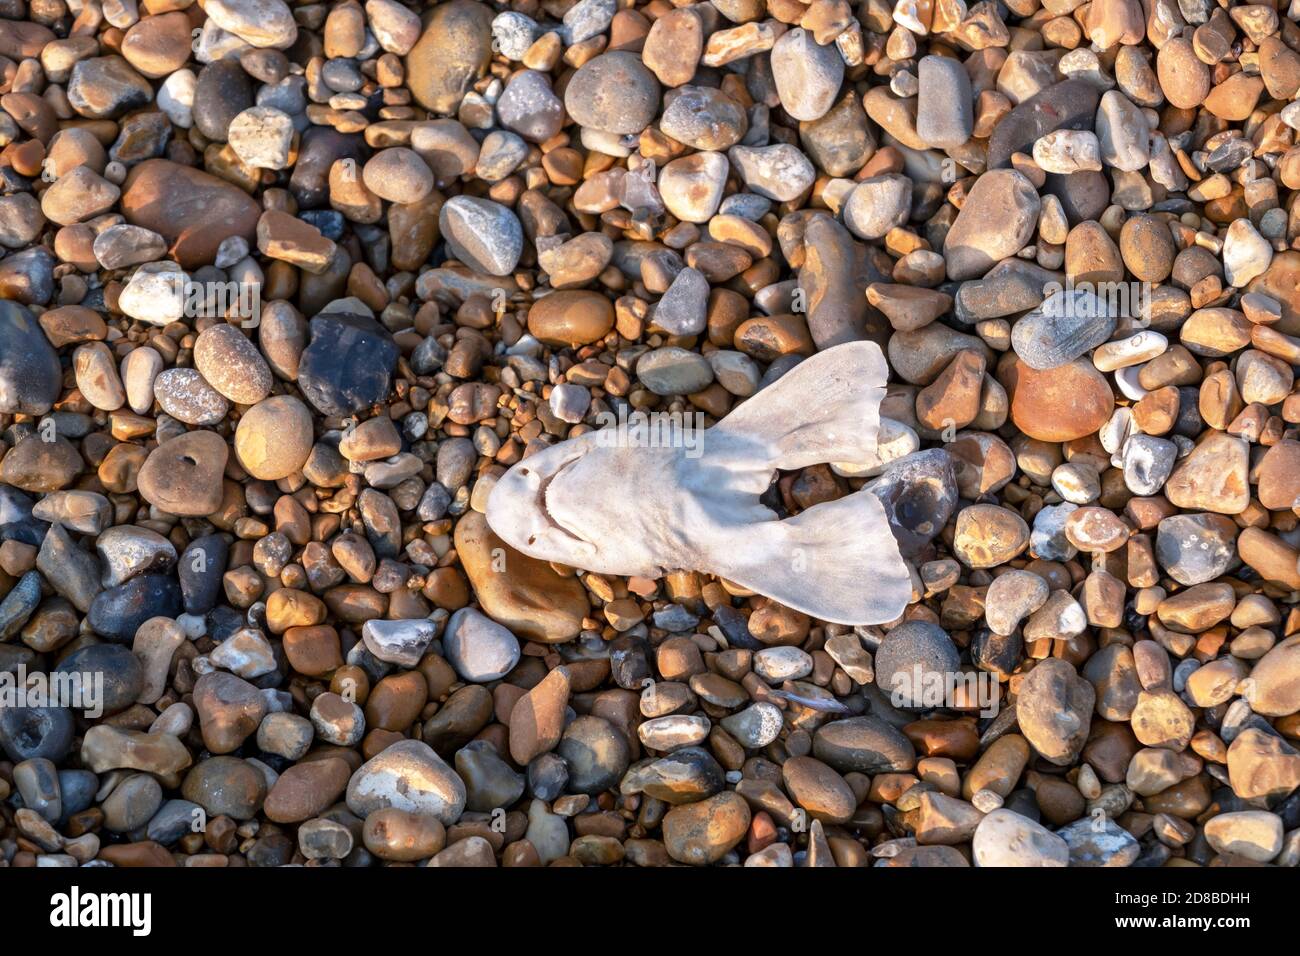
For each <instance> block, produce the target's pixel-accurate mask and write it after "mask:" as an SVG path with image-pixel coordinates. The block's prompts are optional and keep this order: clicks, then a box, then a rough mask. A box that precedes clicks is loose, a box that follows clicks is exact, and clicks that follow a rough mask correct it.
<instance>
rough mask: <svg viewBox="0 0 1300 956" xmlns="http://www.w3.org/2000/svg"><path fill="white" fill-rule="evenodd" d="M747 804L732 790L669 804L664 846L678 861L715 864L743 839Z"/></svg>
mask: <svg viewBox="0 0 1300 956" xmlns="http://www.w3.org/2000/svg"><path fill="white" fill-rule="evenodd" d="M749 821H750V812H749V805H748V804H747V803H746V802H745V800H744V798H743V797H741V796H740V795H739V794H737V793H735V792H733V791H727V792H726V793H720V794H718V795H717V796H713V797H709V798H708V799H707V800H700V801H698V802H696V803H688V804H686V805H684V806H680V807H673V808H672V809H671V810H669V811H668V813H667V814H666V815H665V816H664V822H663V836H664V847H665V848H666V849H667V850H668V855H669V856H671V857H672V858H673V859H674V860H676V861H677V862H678V863H689V864H691V865H692V866H707V865H708V864H710V863H716V862H717V861H718V860H720V859H721V858H722V857H723V856H724V855H726V853H727V851H728V850H730V849H731V848H732V847H734V846H735V845H736V844H737V843H739V842H740V841H741V839H743V838H744V836H745V832H746V830H748V829H749Z"/></svg>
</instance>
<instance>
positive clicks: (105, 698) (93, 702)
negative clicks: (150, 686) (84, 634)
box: [50, 634, 144, 715]
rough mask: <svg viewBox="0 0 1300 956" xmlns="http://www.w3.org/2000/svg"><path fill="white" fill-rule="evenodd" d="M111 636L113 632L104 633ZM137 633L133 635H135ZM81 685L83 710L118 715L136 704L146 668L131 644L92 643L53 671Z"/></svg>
mask: <svg viewBox="0 0 1300 956" xmlns="http://www.w3.org/2000/svg"><path fill="white" fill-rule="evenodd" d="M105 636H108V637H111V635H105ZM132 636H134V634H133V635H132ZM50 676H51V677H62V678H65V679H67V680H69V681H70V682H75V683H73V686H76V684H79V685H80V687H81V689H82V690H81V694H82V698H81V701H80V702H79V703H81V709H82V710H84V711H86V712H87V713H89V714H92V715H93V714H95V712H96V711H97V710H98V711H101V712H102V713H103V714H105V715H107V714H115V713H117V712H118V711H120V710H125V709H126V708H127V707H130V706H131V705H132V704H134V703H135V699H136V697H137V696H139V694H140V691H141V690H142V689H143V687H144V671H143V669H142V668H141V667H140V661H139V660H138V659H137V658H136V656H135V654H133V653H131V649H130V648H129V647H122V646H120V645H118V644H90V645H88V646H86V647H82V648H80V649H79V650H75V651H73V652H72V653H71V654H69V655H68V656H67V657H65V658H64V659H63V660H61V661H60V662H59V663H58V666H56V667H55V668H53V670H51V672H50Z"/></svg>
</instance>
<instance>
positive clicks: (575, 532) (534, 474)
mask: <svg viewBox="0 0 1300 956" xmlns="http://www.w3.org/2000/svg"><path fill="white" fill-rule="evenodd" d="M588 438H589V435H584V436H581V437H580V438H576V439H571V440H569V441H566V442H561V443H560V444H558V445H553V446H552V447H550V448H547V449H545V450H544V451H540V452H537V453H535V454H532V455H529V456H528V457H527V458H525V459H524V460H523V461H520V462H518V463H517V464H516V465H514V466H513V467H512V468H511V469H510V470H509V471H507V472H506V473H505V474H504V475H502V476H501V478H500V479H498V480H497V483H496V486H495V487H494V488H493V489H492V493H491V495H489V496H488V506H487V521H488V525H489V526H490V527H491V528H492V530H493V531H494V532H495V533H496V534H497V535H498V536H499V537H500V538H501V540H503V541H505V543H506V544H508V545H510V546H511V547H512V548H514V549H516V550H517V551H522V552H523V553H524V554H527V555H529V556H530V557H534V558H538V559H540V560H542V561H553V562H555V563H557V564H565V565H568V566H570V567H578V568H587V569H592V565H593V564H594V563H595V562H596V558H597V555H598V553H599V545H598V542H596V541H593V540H591V537H590V536H588V535H586V534H584V533H583V529H582V527H581V526H580V523H579V522H578V521H575V520H574V518H573V516H572V515H557V514H555V513H553V512H552V510H551V507H550V505H548V499H549V501H550V502H551V503H554V501H555V498H556V491H557V485H558V486H559V488H560V489H563V488H564V487H565V485H566V484H570V483H572V482H571V479H572V478H573V474H572V472H573V470H574V469H575V468H576V467H577V466H578V465H579V464H580V463H581V462H582V461H583V460H584V459H586V458H588V457H589V456H591V455H593V454H595V453H596V452H597V451H598V450H599V449H598V448H597V446H596V444H595V442H593V441H589V440H586V439H588ZM586 470H587V469H581V471H584V472H585V471H586ZM566 518H567V520H566Z"/></svg>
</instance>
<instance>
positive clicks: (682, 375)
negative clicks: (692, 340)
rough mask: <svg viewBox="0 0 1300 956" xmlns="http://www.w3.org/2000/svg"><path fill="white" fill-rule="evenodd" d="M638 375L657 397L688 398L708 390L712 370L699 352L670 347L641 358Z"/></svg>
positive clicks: (637, 368)
mask: <svg viewBox="0 0 1300 956" xmlns="http://www.w3.org/2000/svg"><path fill="white" fill-rule="evenodd" d="M636 374H637V378H638V379H640V380H641V382H642V384H644V385H645V387H646V388H648V389H649V390H650V391H652V392H654V393H655V394H656V395H687V394H690V393H692V392H699V391H702V390H703V389H705V388H707V387H708V385H709V383H710V382H712V381H713V366H712V365H710V364H709V362H708V360H707V359H705V358H704V357H702V356H701V355H699V354H698V353H696V352H688V351H687V350H686V349H682V348H677V347H676V346H669V347H666V348H661V349H655V350H654V351H653V352H648V353H646V354H645V355H644V356H642V357H641V360H640V361H639V362H637V366H636Z"/></svg>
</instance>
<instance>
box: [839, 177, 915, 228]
mask: <svg viewBox="0 0 1300 956" xmlns="http://www.w3.org/2000/svg"><path fill="white" fill-rule="evenodd" d="M911 211H912V181H911V180H910V179H908V178H907V177H906V176H898V175H892V174H891V175H886V176H872V177H871V178H869V179H864V180H862V181H861V182H859V183H858V184H857V185H856V186H854V187H853V191H852V192H851V193H849V198H848V200H847V201H846V202H845V203H844V224H845V225H846V226H848V227H849V231H850V232H851V233H853V234H854V235H855V236H857V237H858V238H859V239H881V238H883V237H884V236H885V234H886V233H888V232H889V230H891V229H894V228H897V227H899V226H902V225H904V224H906V222H907V220H908V217H909V216H910V215H911Z"/></svg>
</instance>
